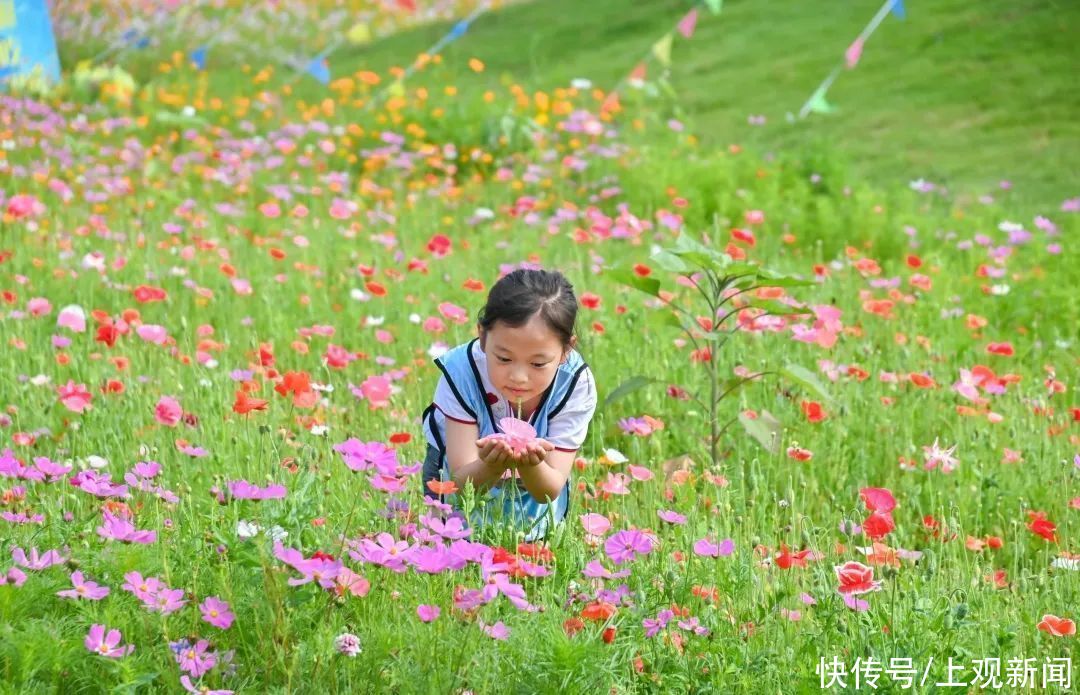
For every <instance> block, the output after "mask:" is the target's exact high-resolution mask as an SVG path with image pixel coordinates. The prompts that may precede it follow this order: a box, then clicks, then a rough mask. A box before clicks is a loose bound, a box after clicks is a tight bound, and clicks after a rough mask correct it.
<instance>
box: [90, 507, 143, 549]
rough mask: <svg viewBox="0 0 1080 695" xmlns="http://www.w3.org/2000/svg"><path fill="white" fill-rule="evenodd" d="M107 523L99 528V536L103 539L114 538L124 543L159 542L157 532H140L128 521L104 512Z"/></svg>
mask: <svg viewBox="0 0 1080 695" xmlns="http://www.w3.org/2000/svg"><path fill="white" fill-rule="evenodd" d="M102 516H103V517H104V519H105V523H103V524H102V525H101V526H98V528H97V532H98V535H99V536H101V537H102V538H112V539H113V540H118V541H122V542H124V543H143V544H147V543H153V542H154V541H156V540H157V531H140V530H138V529H136V528H135V525H134V524H132V523H131V522H130V521H128V520H127V519H122V518H120V517H118V516H114V515H113V514H110V513H109V512H102Z"/></svg>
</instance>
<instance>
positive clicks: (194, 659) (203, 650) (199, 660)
mask: <svg viewBox="0 0 1080 695" xmlns="http://www.w3.org/2000/svg"><path fill="white" fill-rule="evenodd" d="M209 647H210V643H209V642H207V641H206V640H204V639H201V640H199V641H198V642H196V643H195V644H193V645H192V644H190V643H189V644H186V645H184V646H182V647H181V648H180V649H178V650H177V652H176V663H178V664H180V670H182V671H187V672H188V673H190V674H191V675H193V676H195V677H196V678H199V677H200V676H202V675H203V674H204V673H206V672H207V671H209V670H210V669H212V668H214V666H216V665H217V655H216V654H214V652H212V651H208V649H209Z"/></svg>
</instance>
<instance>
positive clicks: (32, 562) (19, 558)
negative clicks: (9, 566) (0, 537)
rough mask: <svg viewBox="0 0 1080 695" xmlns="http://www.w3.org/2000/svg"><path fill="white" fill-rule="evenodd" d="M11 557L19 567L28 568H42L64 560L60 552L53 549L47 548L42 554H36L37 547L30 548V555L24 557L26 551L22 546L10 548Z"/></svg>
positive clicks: (61, 562) (58, 563)
mask: <svg viewBox="0 0 1080 695" xmlns="http://www.w3.org/2000/svg"><path fill="white" fill-rule="evenodd" d="M11 558H12V559H13V560H15V564H16V565H19V566H20V567H25V568H26V569H28V570H35V571H37V570H43V569H45V568H46V567H52V566H53V565H60V564H63V563H64V562H65V560H64V558H63V557H61V555H60V553H58V552H56V551H55V550H48V551H46V552H45V554H44V555H38V549H37V548H31V549H30V557H29V558H27V557H26V553H25V552H24V551H23V549H22V548H12V549H11Z"/></svg>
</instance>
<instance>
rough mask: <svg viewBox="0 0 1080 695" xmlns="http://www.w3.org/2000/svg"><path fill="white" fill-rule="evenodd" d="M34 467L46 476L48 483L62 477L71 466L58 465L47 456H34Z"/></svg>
mask: <svg viewBox="0 0 1080 695" xmlns="http://www.w3.org/2000/svg"><path fill="white" fill-rule="evenodd" d="M34 467H35V468H37V469H38V470H39V471H41V473H42V475H46V476H48V478H49V482H50V483H51V482H54V481H56V480H59V479H60V478H63V477H64V476H65V475H67V474H68V473H70V472H71V469H72V466H63V465H60V464H59V463H56V462H55V461H52V460H50V459H49V458H48V457H47V456H35V457H34Z"/></svg>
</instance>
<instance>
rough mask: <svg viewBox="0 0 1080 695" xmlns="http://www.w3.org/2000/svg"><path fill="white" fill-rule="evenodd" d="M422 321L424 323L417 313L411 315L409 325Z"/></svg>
mask: <svg viewBox="0 0 1080 695" xmlns="http://www.w3.org/2000/svg"><path fill="white" fill-rule="evenodd" d="M421 321H423V319H422V318H420V314H417V313H415V312H414V313H412V314H409V323H420V322H421Z"/></svg>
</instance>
